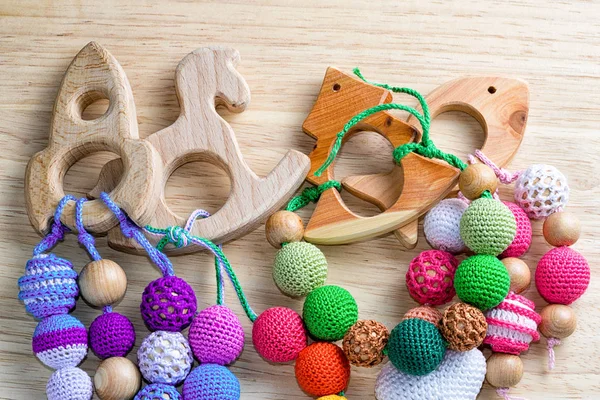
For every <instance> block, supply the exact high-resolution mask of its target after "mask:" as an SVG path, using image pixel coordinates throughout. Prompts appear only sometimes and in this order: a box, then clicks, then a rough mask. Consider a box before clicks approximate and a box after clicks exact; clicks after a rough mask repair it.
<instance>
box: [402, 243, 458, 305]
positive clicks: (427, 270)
mask: <svg viewBox="0 0 600 400" xmlns="http://www.w3.org/2000/svg"><path fill="white" fill-rule="evenodd" d="M457 265H458V260H457V259H456V258H455V257H454V256H453V255H452V254H450V253H448V252H445V251H442V250H425V251H424V252H422V253H421V254H419V255H418V256H417V257H415V258H414V259H413V260H412V261H411V262H410V265H409V266H408V270H407V271H406V287H407V288H408V294H410V297H412V298H413V299H414V300H415V301H416V302H417V303H419V304H429V305H433V306H439V305H442V304H445V303H447V302H449V301H451V300H452V298H453V297H454V295H455V294H456V292H455V291H454V286H453V280H454V273H455V271H456V266H457Z"/></svg>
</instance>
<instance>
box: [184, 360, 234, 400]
mask: <svg viewBox="0 0 600 400" xmlns="http://www.w3.org/2000/svg"><path fill="white" fill-rule="evenodd" d="M183 398H184V399H185V400H239V398H240V382H239V381H238V379H237V378H236V377H235V375H234V374H232V373H231V371H229V370H228V369H227V368H225V367H223V366H221V365H215V364H202V365H199V366H198V367H196V368H195V369H194V370H193V371H192V372H191V373H190V375H189V376H188V377H187V379H186V380H185V382H184V383H183Z"/></svg>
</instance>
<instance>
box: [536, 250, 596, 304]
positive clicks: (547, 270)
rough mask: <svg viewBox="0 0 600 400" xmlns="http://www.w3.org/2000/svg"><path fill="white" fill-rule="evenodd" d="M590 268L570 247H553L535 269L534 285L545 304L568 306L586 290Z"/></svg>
mask: <svg viewBox="0 0 600 400" xmlns="http://www.w3.org/2000/svg"><path fill="white" fill-rule="evenodd" d="M589 284H590V266H589V264H588V262H587V260H586V259H585V257H584V256H582V255H581V254H579V253H578V252H576V251H575V250H573V249H572V248H570V247H556V248H554V249H551V250H550V251H548V252H547V253H546V254H544V255H543V256H542V258H541V259H540V261H539V262H538V265H537V269H536V270H535V286H536V287H537V290H538V292H540V295H542V297H543V298H544V299H545V300H546V301H547V302H548V303H556V304H565V305H569V304H571V303H572V302H574V301H575V300H577V299H578V298H580V297H581V295H582V294H583V293H585V291H586V290H587V287H588V285H589Z"/></svg>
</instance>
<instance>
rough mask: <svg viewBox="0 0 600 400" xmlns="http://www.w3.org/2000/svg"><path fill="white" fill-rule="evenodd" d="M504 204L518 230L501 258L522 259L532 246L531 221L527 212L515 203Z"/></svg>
mask: <svg viewBox="0 0 600 400" xmlns="http://www.w3.org/2000/svg"><path fill="white" fill-rule="evenodd" d="M503 203H504V205H505V206H506V207H508V209H509V210H510V211H511V212H512V214H513V216H514V217H515V222H516V223H517V230H516V233H515V238H514V239H513V241H512V243H511V244H510V245H509V246H508V247H507V248H506V250H504V251H503V252H502V254H500V258H505V257H521V256H522V255H523V254H525V253H526V252H527V250H529V246H531V236H532V233H531V221H530V220H529V217H528V216H527V214H526V213H525V211H523V209H522V208H521V207H519V206H518V205H516V204H515V203H511V202H509V201H503Z"/></svg>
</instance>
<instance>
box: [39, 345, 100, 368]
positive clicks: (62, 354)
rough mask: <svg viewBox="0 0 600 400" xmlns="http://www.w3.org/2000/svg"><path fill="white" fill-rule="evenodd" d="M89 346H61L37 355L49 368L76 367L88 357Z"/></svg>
mask: <svg viewBox="0 0 600 400" xmlns="http://www.w3.org/2000/svg"><path fill="white" fill-rule="evenodd" d="M87 353H88V346H87V344H76V345H67V346H65V347H63V346H60V347H56V348H54V349H49V350H46V351H42V352H39V353H36V354H35V355H36V356H37V358H39V359H40V361H41V362H43V363H44V364H46V365H47V366H49V367H51V368H54V369H59V368H66V367H76V366H77V365H79V364H80V363H81V362H82V361H83V359H84V358H85V357H86V356H87Z"/></svg>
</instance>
